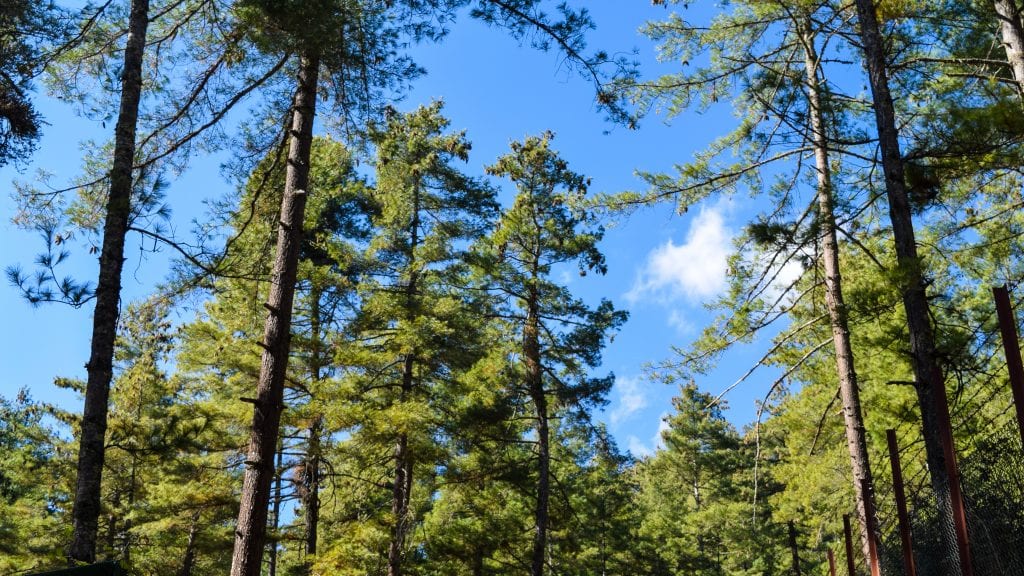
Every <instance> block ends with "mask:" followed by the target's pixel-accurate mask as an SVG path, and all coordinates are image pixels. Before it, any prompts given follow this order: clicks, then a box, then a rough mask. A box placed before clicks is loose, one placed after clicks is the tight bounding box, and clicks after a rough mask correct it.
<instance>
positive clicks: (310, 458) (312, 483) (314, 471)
mask: <svg viewBox="0 0 1024 576" xmlns="http://www.w3.org/2000/svg"><path fill="white" fill-rule="evenodd" d="M321 422H322V418H321V417H320V416H317V417H316V418H315V419H314V420H313V425H312V426H310V427H309V448H308V449H307V452H306V497H305V501H304V502H303V508H304V510H305V514H306V556H307V558H306V564H307V566H309V564H310V563H311V561H310V559H309V557H311V556H316V545H317V539H316V537H317V530H318V529H319V525H320V426H321Z"/></svg>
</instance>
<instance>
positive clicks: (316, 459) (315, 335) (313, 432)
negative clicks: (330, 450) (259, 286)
mask: <svg viewBox="0 0 1024 576" xmlns="http://www.w3.org/2000/svg"><path fill="white" fill-rule="evenodd" d="M321 297H322V290H321V289H320V287H319V286H317V285H316V284H315V283H314V287H313V293H312V294H311V296H310V298H311V306H310V332H311V334H310V338H311V344H312V350H311V354H310V366H309V375H310V380H311V381H312V386H311V390H312V391H313V393H314V394H316V393H318V392H319V383H320V379H321V373H320V372H321V369H322V366H323V359H322V358H321V354H322V353H323V347H322V346H321V339H322V335H321V333H320V330H321V322H320V314H321V308H320V298H321ZM322 423H323V416H321V415H319V414H318V415H316V416H315V417H314V418H313V422H312V423H311V424H310V425H309V440H308V442H307V444H306V463H305V466H304V468H305V479H304V480H305V484H306V486H305V487H306V494H305V496H304V497H303V502H302V507H303V510H304V511H305V523H306V542H305V544H306V558H305V566H306V572H307V573H309V572H311V571H312V558H313V557H314V556H316V545H317V531H318V529H319V525H320V427H321V425H322Z"/></svg>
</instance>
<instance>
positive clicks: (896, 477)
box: [885, 428, 917, 576]
mask: <svg viewBox="0 0 1024 576" xmlns="http://www.w3.org/2000/svg"><path fill="white" fill-rule="evenodd" d="M885 440H886V442H887V443H888V444H889V462H890V463H891V464H892V487H893V492H894V493H895V494H896V514H897V516H898V517H899V523H900V545H901V547H902V548H903V573H904V574H905V575H906V576H917V566H915V565H914V541H913V539H912V538H911V534H910V516H909V514H907V495H906V492H904V490H903V467H902V466H900V449H899V446H898V445H897V444H896V431H895V430H893V429H891V428H890V429H889V430H886V431H885Z"/></svg>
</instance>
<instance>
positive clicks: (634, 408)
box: [608, 378, 648, 426]
mask: <svg viewBox="0 0 1024 576" xmlns="http://www.w3.org/2000/svg"><path fill="white" fill-rule="evenodd" d="M615 391H616V394H617V396H618V399H617V401H616V403H615V408H614V409H613V410H612V412H611V414H610V415H609V417H608V418H609V421H610V422H611V423H612V425H613V426H615V425H618V424H619V423H620V422H623V421H625V420H628V419H629V418H630V417H631V416H633V415H634V414H636V413H637V412H639V411H641V410H643V409H644V408H646V407H647V404H648V398H647V391H646V390H645V389H644V385H643V382H642V381H641V380H640V379H639V378H616V379H615Z"/></svg>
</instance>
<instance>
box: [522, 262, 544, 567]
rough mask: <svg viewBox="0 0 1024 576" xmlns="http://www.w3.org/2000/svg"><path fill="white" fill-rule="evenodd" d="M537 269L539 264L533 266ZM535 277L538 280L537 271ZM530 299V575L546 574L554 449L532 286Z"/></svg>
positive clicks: (526, 345) (526, 347)
mask: <svg viewBox="0 0 1024 576" xmlns="http://www.w3.org/2000/svg"><path fill="white" fill-rule="evenodd" d="M534 269H535V270H536V266H534ZM533 280H536V273H534V276H533ZM528 298H529V301H528V302H527V314H526V325H525V328H524V330H523V359H524V361H525V363H526V383H527V388H528V389H529V391H530V397H531V399H532V400H533V406H534V409H535V410H536V415H537V506H536V508H535V509H534V532H533V556H532V560H531V563H530V574H531V576H543V574H544V553H545V551H546V549H547V536H548V499H549V492H550V466H551V452H550V450H551V449H550V446H549V435H550V431H549V429H548V406H547V396H546V395H545V394H544V378H543V374H542V371H541V358H540V316H539V308H538V304H539V303H538V298H539V295H538V294H537V291H536V289H535V288H533V287H531V288H530V292H529V296H528Z"/></svg>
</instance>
